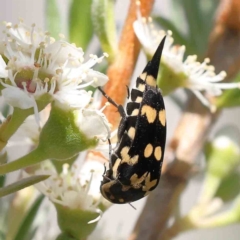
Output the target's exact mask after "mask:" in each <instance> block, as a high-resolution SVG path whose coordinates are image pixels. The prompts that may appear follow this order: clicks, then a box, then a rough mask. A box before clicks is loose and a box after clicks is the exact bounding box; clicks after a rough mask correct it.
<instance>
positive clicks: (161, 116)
mask: <svg viewBox="0 0 240 240" xmlns="http://www.w3.org/2000/svg"><path fill="white" fill-rule="evenodd" d="M158 117H159V121H160V123H161V124H162V125H163V126H165V125H166V113H165V110H161V111H160V112H159V113H158Z"/></svg>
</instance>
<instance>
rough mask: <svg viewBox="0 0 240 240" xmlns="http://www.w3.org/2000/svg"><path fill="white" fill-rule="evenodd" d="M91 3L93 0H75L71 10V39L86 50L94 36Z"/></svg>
mask: <svg viewBox="0 0 240 240" xmlns="http://www.w3.org/2000/svg"><path fill="white" fill-rule="evenodd" d="M91 4H92V1H91V0H73V1H72V4H71V6H70V12H69V38H70V41H71V42H74V43H75V44H76V45H77V46H78V47H81V48H83V49H84V50H85V49H86V48H87V46H88V44H89V42H90V40H91V39H92V36H93V26H92V21H91Z"/></svg>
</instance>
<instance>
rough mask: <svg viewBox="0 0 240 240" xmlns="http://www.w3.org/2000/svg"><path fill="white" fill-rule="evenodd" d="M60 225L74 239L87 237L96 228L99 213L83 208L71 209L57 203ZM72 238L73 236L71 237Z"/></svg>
mask: <svg viewBox="0 0 240 240" xmlns="http://www.w3.org/2000/svg"><path fill="white" fill-rule="evenodd" d="M55 207H56V210H57V215H58V225H59V227H60V229H61V231H62V232H63V233H65V234H66V233H67V234H68V236H69V237H73V239H77V240H82V239H85V238H86V237H87V236H89V235H90V233H91V232H92V231H93V230H94V229H95V227H96V225H97V221H96V222H93V221H92V220H93V219H96V218H98V217H99V213H97V212H91V211H87V210H82V209H71V208H68V207H65V206H62V205H60V204H55ZM70 239H71V238H70Z"/></svg>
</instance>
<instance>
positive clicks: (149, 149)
mask: <svg viewBox="0 0 240 240" xmlns="http://www.w3.org/2000/svg"><path fill="white" fill-rule="evenodd" d="M152 152H153V146H152V144H150V143H149V144H148V145H147V146H146V147H145V149H144V157H145V158H148V157H150V156H151V155H152Z"/></svg>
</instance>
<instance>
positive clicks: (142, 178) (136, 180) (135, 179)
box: [130, 172, 147, 188]
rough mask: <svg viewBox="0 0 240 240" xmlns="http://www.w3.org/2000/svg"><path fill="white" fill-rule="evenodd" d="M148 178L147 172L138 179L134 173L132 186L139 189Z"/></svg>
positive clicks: (131, 179)
mask: <svg viewBox="0 0 240 240" xmlns="http://www.w3.org/2000/svg"><path fill="white" fill-rule="evenodd" d="M146 176H147V172H145V173H144V174H143V175H142V176H141V177H138V175H137V174H136V173H134V174H133V175H132V176H131V178H130V181H131V184H132V186H133V187H134V186H135V187H137V188H139V184H141V183H142V182H143V181H144V180H145V178H146Z"/></svg>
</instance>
